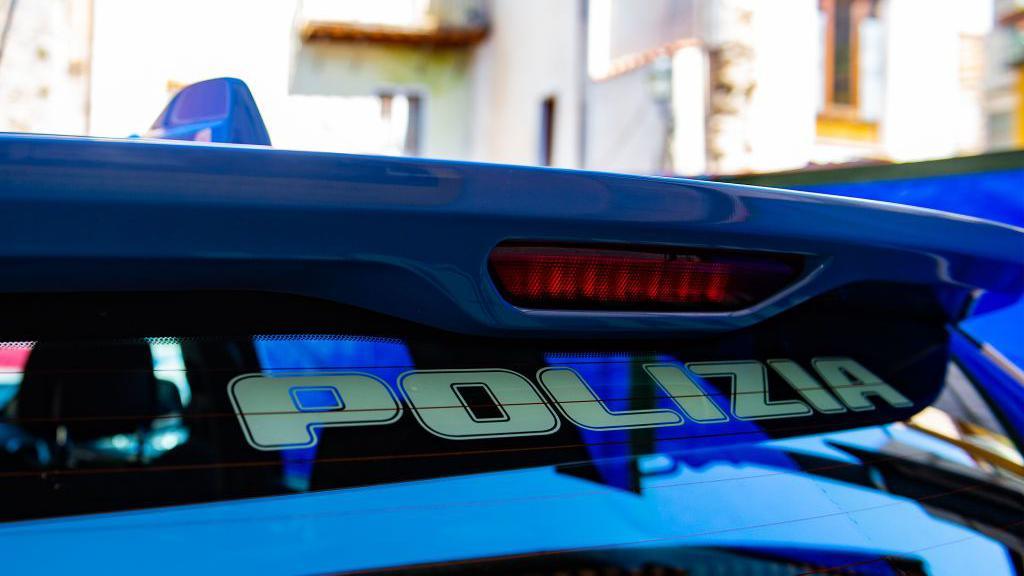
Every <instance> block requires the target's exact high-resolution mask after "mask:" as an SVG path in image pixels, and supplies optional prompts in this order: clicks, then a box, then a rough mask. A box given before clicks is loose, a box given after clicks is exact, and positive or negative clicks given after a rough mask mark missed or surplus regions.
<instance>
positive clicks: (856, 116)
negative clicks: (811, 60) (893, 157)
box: [818, 0, 885, 140]
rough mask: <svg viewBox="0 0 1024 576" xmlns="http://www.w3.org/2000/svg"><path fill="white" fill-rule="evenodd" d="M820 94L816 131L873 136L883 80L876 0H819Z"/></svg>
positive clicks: (841, 135) (848, 136) (859, 137)
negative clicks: (820, 44)
mask: <svg viewBox="0 0 1024 576" xmlns="http://www.w3.org/2000/svg"><path fill="white" fill-rule="evenodd" d="M819 7H820V10H821V26H822V29H821V32H822V34H821V36H822V38H821V41H822V43H823V52H822V60H821V64H822V80H823V84H824V86H823V90H822V98H821V101H820V102H819V108H820V109H819V122H818V128H819V130H818V132H819V135H821V136H826V137H837V138H840V139H853V140H875V139H877V127H876V125H875V122H876V121H877V120H878V117H879V116H880V114H881V104H882V98H883V90H882V84H883V82H884V78H883V76H884V70H883V67H884V57H885V55H884V46H883V41H884V36H883V34H882V29H881V26H880V24H879V20H878V0H819Z"/></svg>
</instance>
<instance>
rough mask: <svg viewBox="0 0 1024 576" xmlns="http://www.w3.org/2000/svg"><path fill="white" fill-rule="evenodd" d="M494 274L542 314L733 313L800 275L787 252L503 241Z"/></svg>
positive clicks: (516, 299)
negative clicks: (565, 311)
mask: <svg viewBox="0 0 1024 576" xmlns="http://www.w3.org/2000/svg"><path fill="white" fill-rule="evenodd" d="M490 268H491V276H492V277H493V278H494V281H495V284H496V285H497V287H498V289H499V290H500V292H501V293H502V295H503V296H504V297H505V299H506V300H508V301H509V302H511V303H512V304H514V305H516V306H519V307H521V308H532V309H540V310H609V311H684V312H727V311H735V310H742V309H744V308H749V307H751V306H753V305H755V304H757V303H759V302H762V301H764V300H765V299H767V298H768V297H770V296H772V295H773V294H776V293H777V292H779V291H780V290H782V289H783V288H785V287H786V286H787V285H789V284H791V283H792V282H793V281H794V280H796V278H797V277H798V276H799V275H800V271H801V269H802V259H801V258H800V257H798V256H793V255H788V254H772V253H757V252H738V251H725V250H703V249H693V250H690V249H670V248H653V249H649V248H644V247H638V248H634V247H601V246H591V247H587V246H574V245H540V244H503V245H500V246H498V247H496V248H495V249H494V251H493V252H491V257H490Z"/></svg>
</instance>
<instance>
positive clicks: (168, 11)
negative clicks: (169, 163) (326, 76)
mask: <svg viewBox="0 0 1024 576" xmlns="http://www.w3.org/2000/svg"><path fill="white" fill-rule="evenodd" d="M294 13H295V2H294V1H292V0H222V1H217V2H209V1H206V0H147V1H145V2H138V1H135V0H95V15H94V22H95V32H94V42H93V79H92V98H91V101H92V126H91V130H90V132H91V133H92V134H94V135H99V136H120V137H123V136H127V135H129V134H133V133H140V132H143V131H145V129H146V128H148V127H149V126H150V124H151V123H152V122H153V120H154V119H155V118H156V117H157V115H158V114H159V113H160V111H161V110H162V109H163V107H164V106H165V105H166V104H167V101H168V99H169V97H170V95H171V93H172V92H173V85H174V84H190V83H192V82H197V81H199V80H205V79H208V78H215V77H218V76H233V77H237V78H241V79H243V80H244V81H245V82H246V83H247V84H248V85H249V88H250V89H251V90H252V92H253V95H254V97H255V98H256V102H257V104H258V106H259V107H260V110H261V112H263V116H264V120H265V121H266V123H267V128H268V130H269V131H270V135H271V138H272V139H275V136H278V135H280V134H282V132H283V130H281V128H282V127H283V126H285V125H287V124H288V123H291V122H295V121H296V120H295V119H294V118H290V117H289V116H290V115H289V114H287V112H288V106H287V103H286V101H287V97H288V68H289V57H290V55H291V41H292V34H293V31H292V21H293V18H294ZM169 82H170V83H171V84H172V86H169V85H168V83H169ZM278 143H281V144H284V145H287V143H288V142H287V139H285V141H284V142H282V141H281V139H280V137H279V136H278V138H277V139H275V144H278Z"/></svg>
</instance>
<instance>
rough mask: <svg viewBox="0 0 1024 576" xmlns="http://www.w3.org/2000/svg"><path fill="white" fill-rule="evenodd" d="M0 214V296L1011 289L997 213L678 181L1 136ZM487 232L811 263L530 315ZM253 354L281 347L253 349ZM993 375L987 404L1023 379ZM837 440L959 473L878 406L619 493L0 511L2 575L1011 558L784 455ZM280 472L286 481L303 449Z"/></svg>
mask: <svg viewBox="0 0 1024 576" xmlns="http://www.w3.org/2000/svg"><path fill="white" fill-rule="evenodd" d="M0 206H2V207H3V209H2V210H0V262H2V263H3V265H2V266H0V292H5V293H39V292H56V293H60V292H69V293H70V292H118V291H131V292H145V291H156V290H164V291H185V290H256V291H267V292H277V293H286V294H296V295H301V296H310V297H315V298H320V299H325V300H330V301H334V302H338V303H341V304H346V305H352V306H356V307H360V308H365V309H367V310H371V311H374V312H379V313H382V314H386V315H389V316H394V317H399V318H403V319H406V320H410V321H413V322H416V323H420V324H424V325H429V326H432V327H436V328H441V329H444V330H449V331H453V332H459V333H463V334H466V333H468V334H485V335H499V336H509V335H514V336H531V335H545V336H549V335H559V336H566V337H572V336H588V337H594V336H602V337H629V336H632V335H642V336H650V335H671V334H679V333H683V332H686V333H689V334H693V333H719V332H726V331H732V330H737V329H740V328H744V327H748V326H752V325H754V324H756V323H758V322H760V321H762V320H765V319H767V318H770V317H772V316H774V315H777V314H780V313H781V312H783V311H785V310H787V309H789V308H792V307H793V306H796V305H798V304H800V303H802V302H806V301H808V300H810V299H812V298H813V297H815V296H818V295H822V294H825V293H826V292H829V291H830V290H833V289H835V288H838V287H841V286H846V285H850V284H856V283H860V282H892V283H903V284H916V285H923V286H927V287H928V288H930V289H931V290H932V291H933V292H934V294H935V295H936V296H937V297H938V298H939V299H941V300H943V301H944V302H945V303H946V307H947V310H946V311H947V315H948V317H949V319H950V321H951V322H956V321H958V320H959V319H961V318H962V317H963V316H964V314H965V313H966V307H965V302H967V301H969V300H970V299H971V298H973V297H976V296H978V295H980V294H996V295H1001V298H1002V300H1001V301H1002V302H1005V303H1006V305H1008V304H1009V303H1011V302H1012V301H1013V298H1014V296H1015V295H1017V294H1020V292H1021V291H1022V289H1024V262H1022V261H1021V259H1020V255H1021V254H1024V231H1022V230H1021V229H1020V228H1017V227H1014V226H1012V225H1008V224H1000V223H994V222H989V221H985V220H981V219H977V218H973V217H969V216H962V215H953V214H948V213H943V212H938V211H934V210H928V209H922V208H916V207H909V206H901V205H897V204H891V203H884V202H876V201H871V200H863V199H854V198H842V197H837V196H831V195H826V194H817V193H811V192H788V191H781V190H771V189H762V188H754V187H747V186H740V185H732V184H724V183H710V182H698V181H687V180H678V179H661V178H647V177H636V176H624V175H615V174H602V173H587V172H575V171H565V170H552V169H538V168H522V167H510V166H497V165H485V164H473V163H464V162H444V161H431V160H419V159H405V158H380V157H367V156H352V155H339V154H322V153H310V152H294V151H286V150H274V149H270V148H264V147H256V146H243V145H217V144H212V145H210V144H207V145H197V144H190V143H168V142H150V141H142V140H105V139H91V138H63V137H46V136H25V135H0ZM126 239H130V241H126ZM507 240H535V241H550V242H600V243H611V244H649V245H671V246H684V247H698V248H731V249H743V250H748V251H774V252H786V253H796V254H802V255H805V257H806V259H807V262H808V266H807V269H806V271H805V274H804V276H803V277H802V279H801V280H800V281H799V282H797V283H796V284H795V285H794V286H793V287H791V288H790V289H787V290H785V291H783V292H782V293H780V294H779V295H777V296H776V297H774V298H772V299H770V300H769V301H767V302H765V303H764V304H762V305H759V306H756V307H755V308H753V309H750V310H745V311H741V312H733V313H660V312H653V313H652V312H646V313H629V312H618V313H594V312H569V311H566V312H539V311H531V310H522V309H519V308H516V307H514V306H511V305H510V304H508V303H507V302H505V301H504V300H503V299H502V297H501V295H500V294H499V293H498V291H497V290H496V289H495V287H494V285H493V283H492V281H491V279H490V276H489V274H488V269H487V257H488V254H489V253H490V251H491V249H492V248H493V247H494V246H495V245H497V244H499V243H500V242H503V241H507ZM958 345H966V344H964V343H963V342H960V343H958ZM285 352H286V351H285ZM258 354H260V356H261V360H262V361H263V362H264V363H265V364H268V365H273V364H274V363H275V362H281V363H282V365H294V364H293V363H292V364H289V362H293V359H281V357H280V356H275V355H276V354H282V352H281V350H279V349H275V347H274V346H272V345H261V346H260V347H259V348H258ZM388 354H391V355H393V356H395V357H401V351H395V350H389V352H388ZM275 358H276V360H275ZM394 362H395V363H396V364H402V363H406V364H407V363H408V361H407V360H395V361H394ZM1004 384H1005V385H1006V388H1005V390H1004V391H1005V392H1006V396H1005V397H1006V398H1016V397H1017V396H1019V394H1017V392H1016V391H1014V390H1013V388H1012V385H1013V384H1014V383H1013V382H1012V381H1009V380H1008V381H1006V382H1004ZM1014 394H1017V395H1016V396H1015V395H1014ZM1015 424H1019V418H1018V420H1017V421H1015ZM737 425H738V426H739V425H745V426H748V427H751V428H753V427H754V425H753V424H750V423H737ZM837 446H847V447H855V448H856V447H859V448H860V449H864V450H878V449H880V448H882V447H892V446H897V447H901V448H904V449H907V448H908V447H909V448H910V449H913V450H917V451H920V452H923V453H926V454H928V455H930V456H932V457H934V458H935V459H937V460H942V461H944V462H947V463H949V464H950V465H951V466H960V467H962V468H976V467H977V463H976V462H974V461H973V460H972V459H971V458H969V457H968V455H966V454H965V453H964V452H963V451H961V450H959V449H958V448H956V447H954V446H952V445H950V444H947V443H945V442H942V441H939V440H936V439H935V438H932V437H930V436H927V435H925V434H922V433H920V432H917V431H914V430H912V429H908V428H907V427H905V426H903V425H901V424H892V425H886V426H876V427H871V428H865V429H859V430H852V431H845V432H837V433H832V434H828V435H818V436H805V437H800V438H791V439H785V440H767V439H761V438H756V437H755V438H752V439H751V442H749V443H747V444H741V445H735V446H730V447H728V448H723V447H711V448H707V447H700V446H696V445H695V446H694V449H693V450H690V451H684V452H682V453H675V454H673V455H672V456H666V455H660V454H651V455H646V456H642V457H640V460H639V463H638V465H639V467H640V469H641V470H646V472H644V474H643V477H642V479H641V481H642V488H643V489H642V490H641V491H640V492H639V493H634V492H630V491H627V490H623V489H621V487H616V486H617V485H619V484H621V482H617V481H616V480H615V478H614V477H615V474H616V469H615V466H614V465H611V466H607V467H605V468H603V469H602V472H603V473H605V474H606V476H607V478H606V482H605V483H594V482H588V481H586V480H582V479H579V478H574V477H571V476H567V475H565V474H556V473H555V470H554V467H550V466H542V467H531V468H525V469H521V470H511V471H503V472H495V473H486V474H471V475H463V476H457V477H454V478H444V479H431V480H421V481H413V482H403V483H396V484H385V485H378V486H369V487H360V488H346V489H340V490H326V491H322V492H317V493H313V494H298V495H289V496H278V497H267V498H255V499H247V500H241V501H232V502H219V503H209V504H200V505H188V506H177V507H170V508H158V509H150V510H140V511H131V512H116V513H104V514H91V515H87V516H80V517H69V518H59V519H47V520H32V521H21V522H12V523H7V524H0V549H2V550H4V551H7V552H8V554H6V555H5V558H6V560H5V562H6V564H5V566H9V567H10V568H11V569H12V571H13V572H29V571H34V572H39V571H42V572H66V571H75V570H77V569H79V567H80V566H81V564H80V563H81V561H82V558H92V557H95V555H97V554H101V555H103V560H102V562H103V563H104V567H105V569H106V571H107V572H109V573H118V572H137V571H138V570H139V567H140V566H141V567H144V568H145V570H146V571H147V572H153V573H172V572H181V571H183V570H190V569H194V568H190V567H192V566H194V565H195V564H196V562H197V561H200V562H201V568H202V570H203V571H210V572H213V571H219V572H223V571H232V572H235V571H238V572H241V571H252V572H289V573H291V572H302V573H312V572H327V571H339V570H368V569H373V568H380V567H386V566H399V565H405V564H423V563H425V564H430V563H433V562H447V561H452V560H459V559H468V558H475V557H484V556H494V555H516V554H547V553H552V552H553V551H556V550H563V551H564V550H592V549H601V548H613V547H616V546H618V545H621V544H623V543H630V544H631V545H639V546H657V545H665V544H685V545H695V546H696V545H700V546H709V547H718V546H731V547H740V548H744V547H745V548H779V547H789V548H794V549H806V550H810V551H813V550H815V549H819V548H827V549H829V550H832V551H834V552H836V553H839V554H848V555H849V557H851V558H854V557H855V558H863V557H865V556H866V557H868V558H877V557H885V556H894V555H911V556H914V557H917V558H920V559H922V560H923V561H924V562H925V564H926V566H927V568H928V570H929V573H934V574H963V573H965V572H969V571H970V572H976V573H979V574H982V573H983V574H1012V573H1013V570H1014V567H1013V564H1012V560H1011V558H1010V557H1009V556H1008V555H1007V553H1006V551H1005V548H1004V547H1003V546H1002V545H1001V544H1000V543H999V542H997V541H996V540H994V539H992V538H990V537H989V536H986V535H983V534H981V533H979V532H976V531H973V530H971V529H970V528H967V527H966V526H964V525H962V524H959V523H957V522H954V521H951V520H950V519H946V518H941V517H938V516H936V515H933V514H931V513H929V512H928V510H927V504H926V503H922V502H917V501H914V500H912V499H908V498H903V497H900V496H896V495H893V494H890V493H886V492H884V491H882V490H879V489H874V488H871V487H867V486H858V485H853V484H850V483H846V482H842V481H839V480H836V479H832V478H826V477H824V476H818V475H813V474H808V472H807V470H806V469H805V468H802V467H800V466H797V465H796V464H794V463H793V454H794V453H803V454H809V455H817V456H821V457H827V458H831V459H835V460H839V461H841V462H845V463H848V464H849V465H850V466H851V467H861V466H865V463H864V462H861V461H859V460H858V459H857V458H855V457H854V456H851V455H850V454H851V453H850V452H849V451H844V450H841V449H839V448H838V447H837ZM292 456H294V454H293V455H292ZM292 456H286V457H285V460H287V459H288V458H291V457H292ZM299 456H301V454H300V455H299ZM598 456H600V457H601V458H604V459H607V460H610V461H612V462H614V461H615V459H616V458H625V457H627V456H622V455H618V454H615V453H613V452H609V453H607V454H598ZM285 466H286V467H287V466H291V468H290V470H291V473H293V474H294V475H295V477H296V478H299V479H301V478H302V477H303V475H304V474H305V475H307V476H308V459H305V460H304V459H303V458H301V457H296V458H294V461H293V462H286V463H285ZM668 486H673V487H675V488H676V489H675V490H662V489H661V488H663V487H668ZM794 494H798V495H799V497H798V498H794V497H793V495H794ZM907 526H912V527H913V529H909V530H908V529H906V527H907ZM524 527H528V529H524ZM424 534H426V535H427V536H429V537H424V536H423V535H424ZM176 550H181V551H183V552H182V553H180V554H178V553H175V552H174V551H176ZM55 551H59V553H55ZM15 552H16V553H15Z"/></svg>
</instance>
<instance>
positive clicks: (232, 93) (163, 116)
mask: <svg viewBox="0 0 1024 576" xmlns="http://www.w3.org/2000/svg"><path fill="white" fill-rule="evenodd" d="M145 137H147V138H160V139H163V140H194V141H198V142H222V143H230V144H259V145H263V146H270V135H269V134H268V133H267V128H266V126H264V125H263V117H262V116H260V111H259V109H258V108H257V107H256V101H255V100H254V99H253V97H252V93H251V92H249V87H248V86H246V85H245V82H242V81H241V80H238V79H237V78H214V79H212V80H205V81H203V82H197V83H195V84H191V85H189V86H186V87H185V88H182V89H181V91H180V92H178V93H177V94H175V96H174V98H172V99H171V101H170V102H169V103H168V104H167V107H166V108H164V111H163V112H161V113H160V116H158V117H157V119H156V121H155V122H153V126H151V127H150V129H149V131H147V132H146V134H145Z"/></svg>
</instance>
